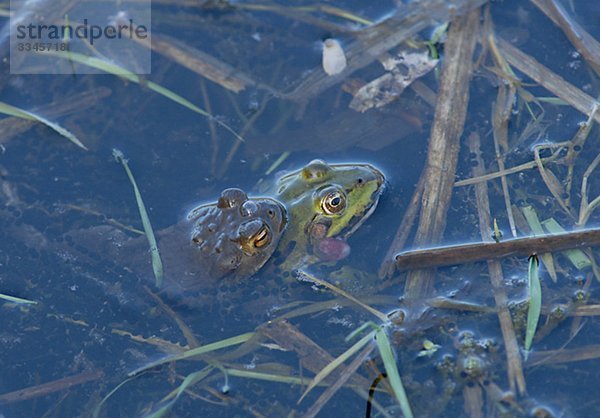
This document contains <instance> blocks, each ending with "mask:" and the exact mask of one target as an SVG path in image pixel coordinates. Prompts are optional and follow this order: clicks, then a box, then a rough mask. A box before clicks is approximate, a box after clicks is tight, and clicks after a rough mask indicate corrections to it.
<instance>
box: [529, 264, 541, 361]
mask: <svg viewBox="0 0 600 418" xmlns="http://www.w3.org/2000/svg"><path fill="white" fill-rule="evenodd" d="M527 281H528V287H529V309H528V310H527V329H526V331H525V352H526V353H527V352H529V350H530V349H531V343H532V342H533V337H534V336H535V330H536V328H537V325H538V322H539V320H540V314H541V312H542V286H541V284H540V274H539V261H538V258H537V256H536V255H532V256H531V257H529V271H528V274H527Z"/></svg>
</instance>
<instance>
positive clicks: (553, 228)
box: [542, 218, 592, 270]
mask: <svg viewBox="0 0 600 418" xmlns="http://www.w3.org/2000/svg"><path fill="white" fill-rule="evenodd" d="M542 226H543V227H544V228H546V230H547V231H548V232H550V233H551V234H560V233H562V232H566V231H565V229H564V228H563V227H562V226H560V224H559V223H558V222H556V220H555V219H554V218H550V219H546V220H545V221H543V222H542ZM562 253H563V254H564V255H565V256H567V258H568V259H569V261H570V262H571V264H573V266H575V268H576V269H578V270H581V269H585V268H588V267H591V266H592V262H591V261H590V259H589V258H588V256H587V255H585V253H584V252H583V251H581V250H579V249H574V250H566V251H563V252H562Z"/></svg>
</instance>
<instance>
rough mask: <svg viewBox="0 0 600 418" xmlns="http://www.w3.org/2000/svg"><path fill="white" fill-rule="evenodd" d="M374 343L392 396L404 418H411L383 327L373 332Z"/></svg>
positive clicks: (409, 408)
mask: <svg viewBox="0 0 600 418" xmlns="http://www.w3.org/2000/svg"><path fill="white" fill-rule="evenodd" d="M375 341H376V342H377V347H378V348H379V354H380V355H381V360H382V361H383V365H384V367H385V372H386V373H387V378H388V380H389V382H390V385H391V386H392V389H393V390H394V395H395V396H396V399H397V400H398V402H399V404H400V409H401V410H402V413H403V414H404V417H405V418H413V413H412V409H411V407H410V403H409V402H408V397H407V396H406V391H405V390H404V385H403V384H402V380H401V379H400V373H398V368H397V367H396V360H395V359H394V354H393V352H392V346H391V344H390V340H389V339H388V337H387V335H386V333H385V329H384V328H383V327H380V328H379V329H378V330H377V331H375Z"/></svg>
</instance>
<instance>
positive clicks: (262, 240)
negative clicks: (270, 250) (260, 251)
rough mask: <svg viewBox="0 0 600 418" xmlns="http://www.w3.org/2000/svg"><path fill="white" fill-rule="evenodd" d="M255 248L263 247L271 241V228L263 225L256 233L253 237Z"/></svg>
mask: <svg viewBox="0 0 600 418" xmlns="http://www.w3.org/2000/svg"><path fill="white" fill-rule="evenodd" d="M252 242H253V244H254V248H262V247H264V246H265V245H269V243H270V242H271V230H270V229H269V227H268V226H266V225H263V226H262V228H260V229H259V230H258V232H257V233H256V234H254V236H253V237H252Z"/></svg>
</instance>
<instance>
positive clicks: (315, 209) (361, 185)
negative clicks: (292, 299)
mask: <svg viewBox="0 0 600 418" xmlns="http://www.w3.org/2000/svg"><path fill="white" fill-rule="evenodd" d="M384 183H385V177H384V175H383V174H382V173H381V172H380V171H379V170H378V169H376V168H375V167H373V166H371V165H369V164H327V163H326V162H325V161H322V160H314V161H311V162H310V163H308V164H307V165H306V166H305V167H303V168H301V169H299V170H296V171H294V172H291V173H289V174H286V175H283V176H282V177H281V178H279V179H278V180H277V181H276V183H275V185H274V186H273V187H272V188H271V190H270V195H271V196H272V197H273V198H275V199H277V200H279V201H281V202H282V203H283V204H284V205H285V206H286V208H287V210H288V213H289V216H290V223H289V225H288V228H287V231H286V233H285V234H284V235H283V237H282V238H281V240H280V242H279V250H278V252H277V257H276V258H277V259H276V260H274V263H275V264H276V265H277V266H278V267H279V268H280V269H281V271H290V270H293V269H295V268H299V267H304V266H306V265H309V264H314V263H316V262H319V261H337V260H340V259H342V258H345V257H346V256H348V254H349V252H350V247H349V246H348V244H347V243H346V240H347V238H348V237H349V236H350V235H351V234H352V233H353V232H354V231H356V230H357V229H358V228H359V227H360V226H361V225H362V223H363V222H364V221H365V220H366V219H367V218H368V217H369V216H370V215H371V214H372V213H373V211H374V210H375V208H376V206H377V203H378V201H379V197H380V195H381V193H382V191H383V186H384Z"/></svg>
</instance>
